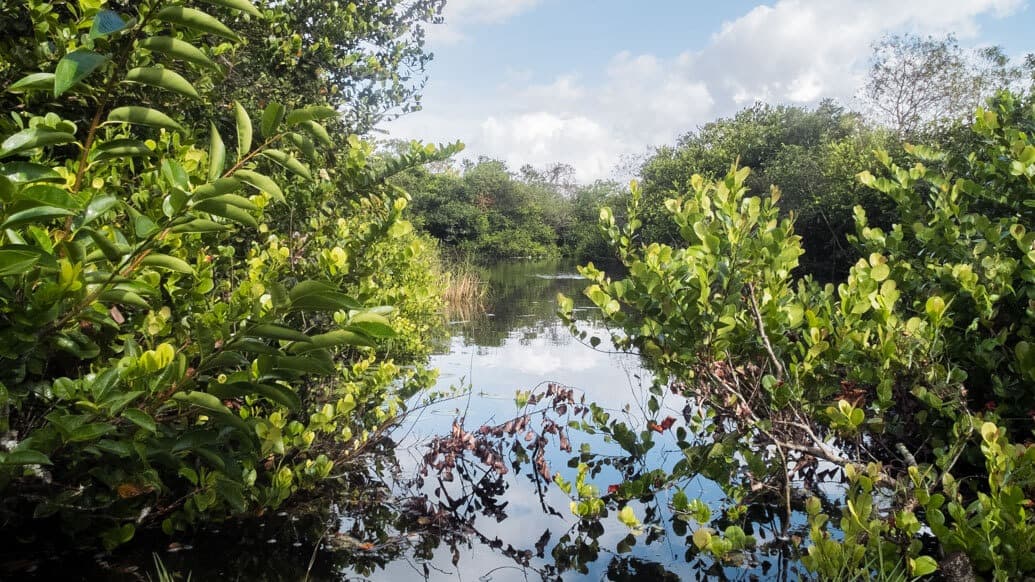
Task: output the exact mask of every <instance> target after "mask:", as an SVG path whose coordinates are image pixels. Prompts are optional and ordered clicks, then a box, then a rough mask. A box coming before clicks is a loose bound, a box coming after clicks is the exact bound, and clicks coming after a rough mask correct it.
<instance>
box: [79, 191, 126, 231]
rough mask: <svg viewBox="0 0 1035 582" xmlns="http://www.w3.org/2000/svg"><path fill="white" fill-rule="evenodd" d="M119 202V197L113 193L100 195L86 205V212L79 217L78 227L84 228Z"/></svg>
mask: <svg viewBox="0 0 1035 582" xmlns="http://www.w3.org/2000/svg"><path fill="white" fill-rule="evenodd" d="M118 204H119V199H118V198H116V197H115V196H112V195H110V194H109V195H106V196H98V197H96V198H94V199H93V200H91V201H90V204H88V205H87V206H86V212H84V213H83V214H82V215H81V216H80V217H79V224H78V225H77V228H82V227H84V226H86V225H88V224H90V223H91V222H93V221H95V220H97V219H98V218H100V217H101V216H103V215H104V213H105V212H108V211H109V210H111V209H112V208H115V207H116V206H118Z"/></svg>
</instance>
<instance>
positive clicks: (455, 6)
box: [428, 0, 541, 43]
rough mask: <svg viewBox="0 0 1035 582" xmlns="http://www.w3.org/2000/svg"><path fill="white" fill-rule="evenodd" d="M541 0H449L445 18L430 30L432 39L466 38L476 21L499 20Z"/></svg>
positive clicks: (447, 40) (509, 16) (493, 21)
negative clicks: (465, 32)
mask: <svg viewBox="0 0 1035 582" xmlns="http://www.w3.org/2000/svg"><path fill="white" fill-rule="evenodd" d="M540 1H541V0H449V1H448V2H446V6H445V8H444V9H443V11H442V16H443V18H444V19H445V22H443V23H442V24H440V25H437V26H433V27H431V29H430V30H429V31H428V39H429V40H430V41H431V42H432V43H435V42H439V43H454V42H459V41H461V40H463V39H465V38H466V35H465V34H464V30H465V29H466V28H469V27H471V26H475V25H484V24H499V23H501V22H504V21H506V20H507V19H509V18H511V17H513V16H516V15H518V14H521V13H522V12H525V11H527V10H531V9H532V8H534V7H535V6H536V5H537V4H539V2H540Z"/></svg>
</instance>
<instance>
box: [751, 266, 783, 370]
mask: <svg viewBox="0 0 1035 582" xmlns="http://www.w3.org/2000/svg"><path fill="white" fill-rule="evenodd" d="M748 298H750V299H751V312H752V313H753V314H754V315H755V324H756V325H757V326H758V333H759V335H761V336H762V345H763V346H765V351H766V352H768V353H769V359H770V360H771V361H772V362H773V367H775V368H776V379H777V380H779V381H781V382H782V381H783V379H784V369H783V362H781V361H780V359H779V358H777V357H776V352H774V351H773V345H772V344H771V343H769V336H768V335H766V333H765V322H763V321H762V313H761V312H760V311H759V309H758V300H757V299H755V285H754V284H753V283H748Z"/></svg>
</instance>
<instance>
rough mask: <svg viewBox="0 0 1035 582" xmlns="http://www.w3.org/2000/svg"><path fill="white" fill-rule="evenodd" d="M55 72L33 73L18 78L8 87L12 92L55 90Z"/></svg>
mask: <svg viewBox="0 0 1035 582" xmlns="http://www.w3.org/2000/svg"><path fill="white" fill-rule="evenodd" d="M53 90H54V73H32V74H30V75H26V76H24V77H22V78H21V79H18V80H17V81H15V82H14V83H11V86H10V87H8V88H7V91H8V92H10V93H24V92H25V91H53Z"/></svg>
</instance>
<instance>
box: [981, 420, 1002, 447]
mask: <svg viewBox="0 0 1035 582" xmlns="http://www.w3.org/2000/svg"><path fill="white" fill-rule="evenodd" d="M981 438H982V439H983V440H984V441H985V442H986V443H994V442H995V441H996V440H997V439H998V438H999V427H998V426H996V424H995V423H994V422H986V423H984V424H982V425H981Z"/></svg>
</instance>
